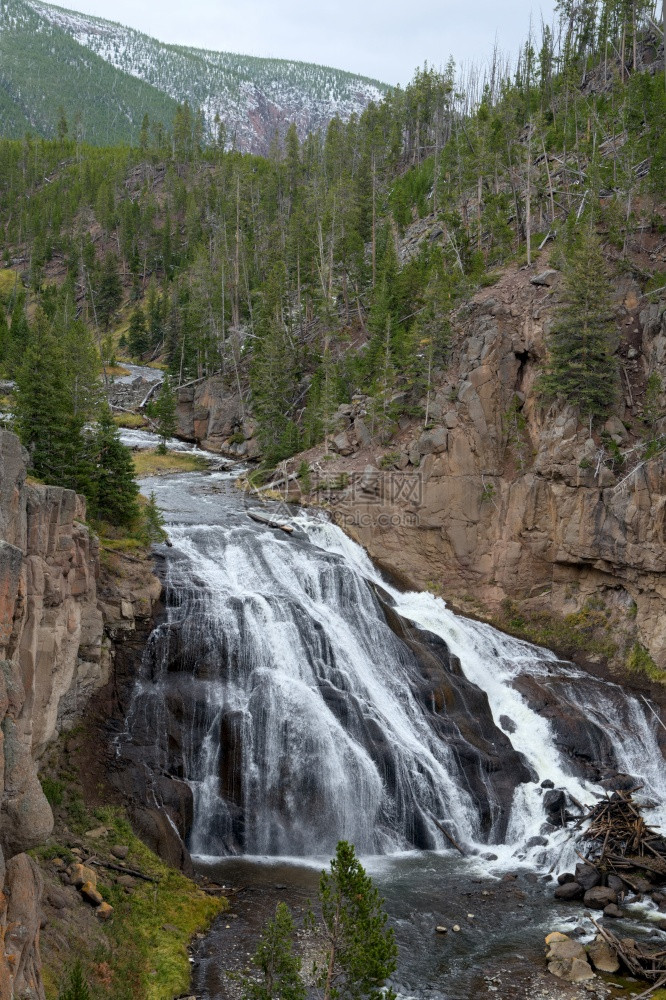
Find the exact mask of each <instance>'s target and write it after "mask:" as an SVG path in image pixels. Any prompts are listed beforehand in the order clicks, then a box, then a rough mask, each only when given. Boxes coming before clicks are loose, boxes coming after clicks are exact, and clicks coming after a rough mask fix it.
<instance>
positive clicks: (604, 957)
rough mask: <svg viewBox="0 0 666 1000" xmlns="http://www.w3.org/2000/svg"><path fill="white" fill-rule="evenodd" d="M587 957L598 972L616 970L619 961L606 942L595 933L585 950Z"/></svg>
mask: <svg viewBox="0 0 666 1000" xmlns="http://www.w3.org/2000/svg"><path fill="white" fill-rule="evenodd" d="M587 954H588V957H589V959H590V961H591V963H592V965H593V966H594V968H595V969H596V970H597V971H598V972H609V973H613V972H617V971H618V969H619V968H620V962H619V960H618V957H617V955H616V954H615V952H614V951H613V949H612V948H611V947H610V945H609V944H608V942H607V941H606V940H605V939H604V938H603V937H602V936H601V934H597V936H596V938H595V939H594V941H593V942H592V944H591V945H590V947H589V948H588V951H587Z"/></svg>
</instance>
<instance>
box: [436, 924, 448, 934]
mask: <svg viewBox="0 0 666 1000" xmlns="http://www.w3.org/2000/svg"><path fill="white" fill-rule="evenodd" d="M435 930H436V931H437V933H438V934H446V933H448V927H442V925H441V924H440V925H438V926H437V927H435Z"/></svg>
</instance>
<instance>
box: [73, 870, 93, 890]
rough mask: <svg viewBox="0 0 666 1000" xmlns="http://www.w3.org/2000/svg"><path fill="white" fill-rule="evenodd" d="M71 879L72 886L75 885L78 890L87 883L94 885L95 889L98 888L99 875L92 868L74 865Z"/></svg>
mask: <svg viewBox="0 0 666 1000" xmlns="http://www.w3.org/2000/svg"><path fill="white" fill-rule="evenodd" d="M69 877H70V879H71V881H72V885H75V886H76V888H77V889H80V888H81V886H82V885H85V884H86V883H88V884H90V885H92V887H93V889H94V888H96V887H97V873H96V872H95V871H93V869H92V868H88V866H87V865H82V864H76V865H72V867H71V870H70V872H69Z"/></svg>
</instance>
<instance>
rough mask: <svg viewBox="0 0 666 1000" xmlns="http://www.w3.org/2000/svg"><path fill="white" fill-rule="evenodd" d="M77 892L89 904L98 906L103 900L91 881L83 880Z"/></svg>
mask: <svg viewBox="0 0 666 1000" xmlns="http://www.w3.org/2000/svg"><path fill="white" fill-rule="evenodd" d="M79 892H80V893H81V895H82V896H83V898H84V899H85V901H86V903H90V905H91V906H99V905H100V904H101V903H103V902H104V899H103V897H102V895H101V893H99V892H98V891H97V889H96V888H95V886H94V885H93V884H92V882H84V884H83V885H82V886H81V888H80V889H79Z"/></svg>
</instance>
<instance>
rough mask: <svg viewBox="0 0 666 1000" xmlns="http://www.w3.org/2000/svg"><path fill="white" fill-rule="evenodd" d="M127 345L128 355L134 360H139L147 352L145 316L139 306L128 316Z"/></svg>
mask: <svg viewBox="0 0 666 1000" xmlns="http://www.w3.org/2000/svg"><path fill="white" fill-rule="evenodd" d="M127 344H128V347H129V350H130V354H131V355H132V357H134V358H140V357H141V355H142V354H144V353H145V351H147V350H148V330H147V328H146V314H145V313H144V311H143V309H142V308H141V306H137V307H136V309H133V310H132V315H131V316H130V322H129V330H128V331H127Z"/></svg>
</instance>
